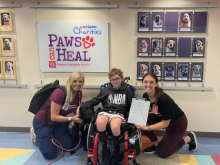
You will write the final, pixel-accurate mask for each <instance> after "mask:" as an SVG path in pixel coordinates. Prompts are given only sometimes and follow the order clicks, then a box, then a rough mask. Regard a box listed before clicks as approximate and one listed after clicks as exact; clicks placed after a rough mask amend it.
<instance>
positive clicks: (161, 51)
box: [137, 11, 207, 82]
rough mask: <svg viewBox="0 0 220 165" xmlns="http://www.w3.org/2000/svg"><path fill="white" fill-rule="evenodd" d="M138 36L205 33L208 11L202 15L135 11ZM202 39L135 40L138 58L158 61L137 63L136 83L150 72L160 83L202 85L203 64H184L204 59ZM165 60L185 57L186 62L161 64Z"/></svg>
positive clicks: (180, 37) (198, 13)
mask: <svg viewBox="0 0 220 165" xmlns="http://www.w3.org/2000/svg"><path fill="white" fill-rule="evenodd" d="M137 16H138V19H137V20H138V21H137V31H138V33H141V34H143V33H151V34H156V33H163V34H164V33H191V34H192V33H206V28H207V11H204V12H189V11H179V12H167V11H166V12H164V11H163V12H154V11H152V12H138V13H137ZM205 46H206V38H205V37H195V36H193V37H184V36H179V35H178V37H177V36H176V37H153V36H152V35H151V37H138V38H137V57H139V58H152V59H154V58H161V61H160V62H154V61H152V60H151V59H149V60H146V61H142V62H141V61H138V62H137V80H142V78H143V76H144V75H145V74H146V73H148V72H153V73H155V75H156V76H157V78H158V80H159V81H183V82H203V72H204V62H190V61H188V62H187V58H190V59H196V58H199V59H204V57H205ZM165 58H167V59H168V58H176V59H177V60H178V58H186V60H185V61H186V62H178V61H177V62H162V59H165Z"/></svg>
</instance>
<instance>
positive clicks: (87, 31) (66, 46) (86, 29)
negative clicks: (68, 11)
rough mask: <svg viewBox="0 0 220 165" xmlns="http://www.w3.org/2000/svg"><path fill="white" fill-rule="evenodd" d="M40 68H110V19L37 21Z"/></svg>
mask: <svg viewBox="0 0 220 165" xmlns="http://www.w3.org/2000/svg"><path fill="white" fill-rule="evenodd" d="M37 31H38V45H39V56H40V70H41V72H73V71H81V72H108V71H109V40H108V23H107V22H37Z"/></svg>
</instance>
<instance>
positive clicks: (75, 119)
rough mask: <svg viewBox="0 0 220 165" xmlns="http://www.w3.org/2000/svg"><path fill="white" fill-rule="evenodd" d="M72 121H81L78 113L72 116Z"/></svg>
mask: <svg viewBox="0 0 220 165" xmlns="http://www.w3.org/2000/svg"><path fill="white" fill-rule="evenodd" d="M72 119H73V121H75V122H77V123H82V122H83V120H82V119H80V118H79V115H75V116H74V117H72Z"/></svg>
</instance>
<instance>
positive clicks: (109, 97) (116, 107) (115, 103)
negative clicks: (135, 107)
mask: <svg viewBox="0 0 220 165" xmlns="http://www.w3.org/2000/svg"><path fill="white" fill-rule="evenodd" d="M132 98H133V94H132V92H131V90H130V89H129V88H128V86H127V84H126V83H122V85H121V87H120V88H119V89H114V88H113V86H112V85H111V84H110V83H109V84H108V86H107V87H105V88H103V89H102V90H101V91H100V93H99V94H98V96H97V97H94V98H93V99H92V100H90V101H88V102H89V104H90V105H91V106H96V105H98V104H99V103H100V102H101V103H102V105H103V110H102V111H106V112H107V111H109V110H111V111H116V112H117V113H120V114H123V115H124V117H125V118H127V117H128V113H129V110H130V106H131V101H132Z"/></svg>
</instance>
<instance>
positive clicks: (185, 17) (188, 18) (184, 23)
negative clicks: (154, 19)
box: [179, 12, 193, 33]
mask: <svg viewBox="0 0 220 165" xmlns="http://www.w3.org/2000/svg"><path fill="white" fill-rule="evenodd" d="M192 16H193V14H192V12H180V18H179V32H180V33H181V32H191V31H192Z"/></svg>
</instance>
